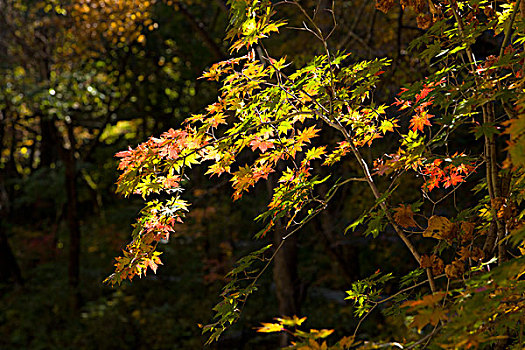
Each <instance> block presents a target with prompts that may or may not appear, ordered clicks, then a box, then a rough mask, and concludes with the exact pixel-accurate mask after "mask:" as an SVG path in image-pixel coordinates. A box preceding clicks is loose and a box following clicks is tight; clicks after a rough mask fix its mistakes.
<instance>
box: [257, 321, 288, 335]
mask: <svg viewBox="0 0 525 350" xmlns="http://www.w3.org/2000/svg"><path fill="white" fill-rule="evenodd" d="M261 324H262V327H259V328H256V330H257V332H259V333H273V332H281V331H282V330H284V327H283V325H282V324H278V323H261Z"/></svg>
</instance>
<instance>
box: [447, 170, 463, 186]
mask: <svg viewBox="0 0 525 350" xmlns="http://www.w3.org/2000/svg"><path fill="white" fill-rule="evenodd" d="M463 181H464V180H463V176H461V175H459V174H458V173H457V172H453V173H451V174H450V176H449V177H447V178H446V179H445V181H444V182H443V187H445V188H448V187H450V186H456V185H457V184H459V183H461V182H463Z"/></svg>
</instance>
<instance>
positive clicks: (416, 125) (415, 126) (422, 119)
mask: <svg viewBox="0 0 525 350" xmlns="http://www.w3.org/2000/svg"><path fill="white" fill-rule="evenodd" d="M432 117H433V115H432V114H428V112H426V111H419V112H418V113H417V114H416V115H415V116H413V117H412V119H411V120H410V127H411V128H412V131H414V132H415V131H416V130H419V131H423V128H424V127H425V125H428V126H431V125H432V124H431V123H430V122H429V121H428V120H429V119H430V118H432Z"/></svg>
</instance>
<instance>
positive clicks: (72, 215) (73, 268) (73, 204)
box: [62, 124, 80, 313]
mask: <svg viewBox="0 0 525 350" xmlns="http://www.w3.org/2000/svg"><path fill="white" fill-rule="evenodd" d="M68 138H69V147H67V148H66V147H64V148H63V152H62V154H63V156H62V158H63V159H62V161H63V162H64V166H65V184H66V194H67V217H66V218H67V227H68V230H69V264H68V284H69V288H70V308H71V311H72V312H73V313H74V312H76V311H78V309H79V306H80V294H79V289H78V286H79V279H80V278H79V276H80V223H79V220H78V197H77V170H76V167H77V164H76V163H77V162H76V159H75V138H74V134H73V126H72V125H71V124H69V125H68Z"/></svg>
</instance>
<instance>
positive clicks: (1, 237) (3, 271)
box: [0, 219, 24, 286]
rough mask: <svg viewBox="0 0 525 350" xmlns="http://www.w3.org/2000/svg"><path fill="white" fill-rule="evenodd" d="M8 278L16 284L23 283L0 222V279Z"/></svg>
mask: <svg viewBox="0 0 525 350" xmlns="http://www.w3.org/2000/svg"><path fill="white" fill-rule="evenodd" d="M0 220H1V219H0ZM10 280H12V281H13V282H14V283H15V284H16V285H17V286H22V285H23V284H24V280H23V279H22V274H21V272H20V267H19V266H18V262H17V261H16V258H15V255H14V254H13V251H12V250H11V246H10V245H9V242H8V240H7V235H6V233H5V231H4V228H3V227H2V224H1V222H0V281H1V282H8V281H10Z"/></svg>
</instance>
